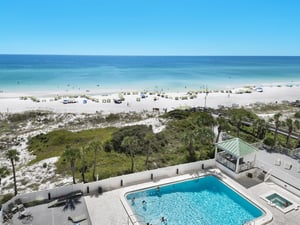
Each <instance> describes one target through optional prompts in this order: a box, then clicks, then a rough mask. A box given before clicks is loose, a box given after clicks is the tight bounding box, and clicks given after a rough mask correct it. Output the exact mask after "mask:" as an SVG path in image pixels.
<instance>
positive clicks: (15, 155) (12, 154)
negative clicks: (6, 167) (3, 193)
mask: <svg viewBox="0 0 300 225" xmlns="http://www.w3.org/2000/svg"><path fill="white" fill-rule="evenodd" d="M19 155H20V153H19V152H18V151H17V150H16V149H10V150H8V151H7V152H6V158H7V159H9V160H10V162H11V166H12V170H13V176H14V189H15V195H17V194H18V190H17V181H16V170H15V162H18V161H19Z"/></svg>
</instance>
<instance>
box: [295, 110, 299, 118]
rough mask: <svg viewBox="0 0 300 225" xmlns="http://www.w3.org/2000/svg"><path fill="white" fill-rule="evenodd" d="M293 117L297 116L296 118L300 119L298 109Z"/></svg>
mask: <svg viewBox="0 0 300 225" xmlns="http://www.w3.org/2000/svg"><path fill="white" fill-rule="evenodd" d="M294 117H295V118H297V119H300V111H298V112H296V113H295V115H294Z"/></svg>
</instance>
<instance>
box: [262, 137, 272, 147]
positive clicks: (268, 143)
mask: <svg viewBox="0 0 300 225" xmlns="http://www.w3.org/2000/svg"><path fill="white" fill-rule="evenodd" d="M264 144H265V145H268V146H273V145H274V139H273V138H271V137H267V138H265V139H264Z"/></svg>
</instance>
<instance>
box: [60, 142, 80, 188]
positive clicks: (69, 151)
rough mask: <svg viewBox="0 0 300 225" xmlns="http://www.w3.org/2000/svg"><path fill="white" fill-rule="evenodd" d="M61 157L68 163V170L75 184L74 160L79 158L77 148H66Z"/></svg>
mask: <svg viewBox="0 0 300 225" xmlns="http://www.w3.org/2000/svg"><path fill="white" fill-rule="evenodd" d="M63 157H64V158H65V159H66V160H67V161H69V162H70V169H71V173H72V177H73V184H76V181H75V169H76V167H75V162H76V159H77V158H79V157H80V150H79V149H78V148H71V147H70V146H67V148H66V150H65V151H64V153H63Z"/></svg>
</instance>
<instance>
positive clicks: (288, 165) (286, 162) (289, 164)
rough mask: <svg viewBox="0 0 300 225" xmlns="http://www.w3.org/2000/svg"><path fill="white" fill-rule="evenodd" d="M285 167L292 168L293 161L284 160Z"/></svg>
mask: <svg viewBox="0 0 300 225" xmlns="http://www.w3.org/2000/svg"><path fill="white" fill-rule="evenodd" d="M284 169H287V170H290V169H292V163H291V162H288V161H285V162H284Z"/></svg>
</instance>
